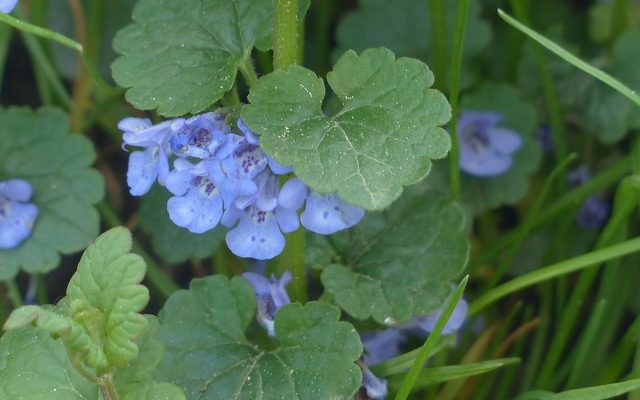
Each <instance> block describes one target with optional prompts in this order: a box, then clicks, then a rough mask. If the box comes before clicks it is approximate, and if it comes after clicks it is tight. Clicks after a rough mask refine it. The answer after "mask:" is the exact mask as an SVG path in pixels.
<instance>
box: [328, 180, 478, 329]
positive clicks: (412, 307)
mask: <svg viewBox="0 0 640 400" xmlns="http://www.w3.org/2000/svg"><path fill="white" fill-rule="evenodd" d="M420 189H421V188H417V187H416V188H412V190H411V191H410V192H409V191H408V193H406V194H405V195H404V196H403V197H402V198H401V199H400V201H398V202H397V203H396V204H394V206H393V207H392V208H390V209H389V210H388V211H386V212H385V213H370V214H368V215H367V216H366V217H365V218H364V219H363V220H362V222H360V223H359V224H358V225H357V226H356V227H354V228H352V229H351V230H350V231H349V232H347V233H344V234H342V235H337V236H335V237H334V243H336V245H337V246H338V247H339V249H338V250H339V251H340V252H341V253H342V256H343V258H344V260H345V262H344V263H343V265H339V264H332V265H329V266H328V267H326V268H325V270H324V271H323V273H322V283H323V284H324V286H325V290H326V291H327V292H329V293H330V294H332V295H333V297H334V300H335V302H336V303H337V304H338V305H339V306H340V307H342V308H343V309H344V310H345V311H346V312H347V313H349V314H350V315H351V316H352V317H354V318H357V319H366V318H373V319H374V320H376V321H378V322H380V323H384V324H395V323H400V322H403V321H406V320H408V319H410V318H411V317H412V316H416V315H424V314H427V313H429V312H431V311H434V310H435V309H437V308H438V307H440V306H441V305H442V302H443V301H444V299H445V298H446V296H447V294H449V293H450V292H451V286H450V285H451V283H452V282H453V281H454V280H455V279H456V278H457V277H458V276H459V275H460V273H461V272H462V270H463V268H464V266H465V264H466V261H467V256H468V244H467V241H466V234H465V232H464V222H465V221H464V220H465V218H464V213H463V211H462V209H461V208H460V207H459V206H457V205H455V204H453V203H451V202H450V201H448V200H447V199H446V198H445V196H444V195H441V194H438V193H435V192H433V191H426V192H422V193H421V192H420Z"/></svg>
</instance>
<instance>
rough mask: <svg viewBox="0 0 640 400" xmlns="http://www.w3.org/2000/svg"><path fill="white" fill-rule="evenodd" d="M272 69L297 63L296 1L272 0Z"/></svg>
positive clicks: (284, 67) (283, 67)
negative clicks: (273, 12) (273, 13)
mask: <svg viewBox="0 0 640 400" xmlns="http://www.w3.org/2000/svg"><path fill="white" fill-rule="evenodd" d="M273 4H274V8H275V10H274V11H275V16H274V20H273V67H274V69H286V68H287V67H289V66H290V65H292V64H297V63H298V61H299V60H298V55H299V54H300V52H299V51H298V14H297V12H298V0H274V2H273Z"/></svg>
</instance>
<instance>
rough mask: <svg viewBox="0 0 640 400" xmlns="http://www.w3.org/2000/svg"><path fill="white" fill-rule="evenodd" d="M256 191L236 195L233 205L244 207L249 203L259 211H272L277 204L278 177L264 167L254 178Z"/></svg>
mask: <svg viewBox="0 0 640 400" xmlns="http://www.w3.org/2000/svg"><path fill="white" fill-rule="evenodd" d="M254 182H255V184H256V186H257V187H258V188H257V191H256V192H255V193H253V194H251V195H244V196H238V197H237V198H236V200H235V206H236V207H237V208H239V209H241V210H242V209H245V208H247V207H248V206H250V205H255V206H256V207H258V209H259V210H261V211H273V210H274V209H275V208H276V206H277V205H278V191H279V190H280V184H279V182H278V177H277V176H276V175H274V174H273V173H272V172H271V171H270V170H268V169H265V170H264V171H262V172H261V173H260V174H259V175H258V176H256V178H255V179H254Z"/></svg>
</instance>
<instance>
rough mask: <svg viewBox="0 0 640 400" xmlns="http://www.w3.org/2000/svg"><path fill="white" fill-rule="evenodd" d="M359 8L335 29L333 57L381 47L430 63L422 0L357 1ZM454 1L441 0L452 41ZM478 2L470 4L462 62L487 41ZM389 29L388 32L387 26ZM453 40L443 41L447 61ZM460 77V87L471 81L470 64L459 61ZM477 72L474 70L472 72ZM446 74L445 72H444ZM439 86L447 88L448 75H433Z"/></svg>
mask: <svg viewBox="0 0 640 400" xmlns="http://www.w3.org/2000/svg"><path fill="white" fill-rule="evenodd" d="M358 3H359V7H358V8H357V9H356V10H354V11H352V12H350V13H348V14H346V15H345V16H344V17H343V18H342V19H341V20H340V22H339V24H338V26H337V29H336V40H337V42H338V46H337V48H336V52H335V53H334V54H342V53H343V52H344V51H346V50H349V49H353V50H355V51H362V50H364V49H367V48H372V47H378V46H384V47H387V48H389V49H391V50H393V51H394V52H395V53H396V54H397V55H398V56H405V57H415V58H419V59H421V60H424V61H426V62H427V63H432V62H433V60H432V59H431V55H432V51H433V50H432V47H433V37H432V36H433V30H432V28H431V26H432V24H431V10H430V7H428V2H427V1H424V0H394V1H384V0H359V1H358ZM456 5H457V2H455V1H445V2H444V6H445V12H446V29H447V33H448V38H452V37H453V34H454V26H455V13H456ZM481 11H482V7H481V5H480V3H479V2H475V1H474V2H471V6H470V9H469V17H468V23H467V31H466V36H465V41H464V53H463V57H464V60H470V59H471V58H472V57H475V56H477V55H479V54H481V52H482V51H483V49H485V48H486V47H487V45H488V44H489V41H490V39H491V26H490V25H489V23H488V22H486V21H484V20H483V19H482V18H481V15H480V13H481ZM391 26H392V27H393V29H389V27H391ZM452 44H453V41H452V40H450V39H448V40H447V49H446V50H447V54H448V55H447V57H448V58H449V59H450V57H451V52H452ZM462 65H463V71H462V74H461V79H462V84H463V86H467V85H468V84H470V83H471V82H473V76H474V75H476V73H475V72H474V68H473V63H471V62H470V61H469V62H463V63H462ZM476 70H477V69H476ZM446 72H447V75H448V73H449V70H448V69H447V71H446ZM436 79H437V80H438V82H441V84H440V86H445V87H446V86H447V85H448V84H449V81H450V79H449V78H448V76H437V77H436Z"/></svg>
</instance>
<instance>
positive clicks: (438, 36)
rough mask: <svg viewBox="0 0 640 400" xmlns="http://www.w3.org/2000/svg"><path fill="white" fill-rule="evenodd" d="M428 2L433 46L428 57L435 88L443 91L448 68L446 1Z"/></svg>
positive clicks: (429, 0) (430, 0) (433, 0)
mask: <svg viewBox="0 0 640 400" xmlns="http://www.w3.org/2000/svg"><path fill="white" fill-rule="evenodd" d="M428 2H429V5H428V6H429V11H430V14H431V36H432V37H433V41H432V43H433V45H432V46H431V47H432V48H431V54H427V56H428V57H429V58H430V59H431V62H432V63H433V74H434V75H435V77H436V80H435V86H436V87H437V88H439V89H441V88H442V87H443V85H442V81H443V80H444V77H445V70H446V67H447V18H446V14H445V6H444V0H428Z"/></svg>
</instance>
